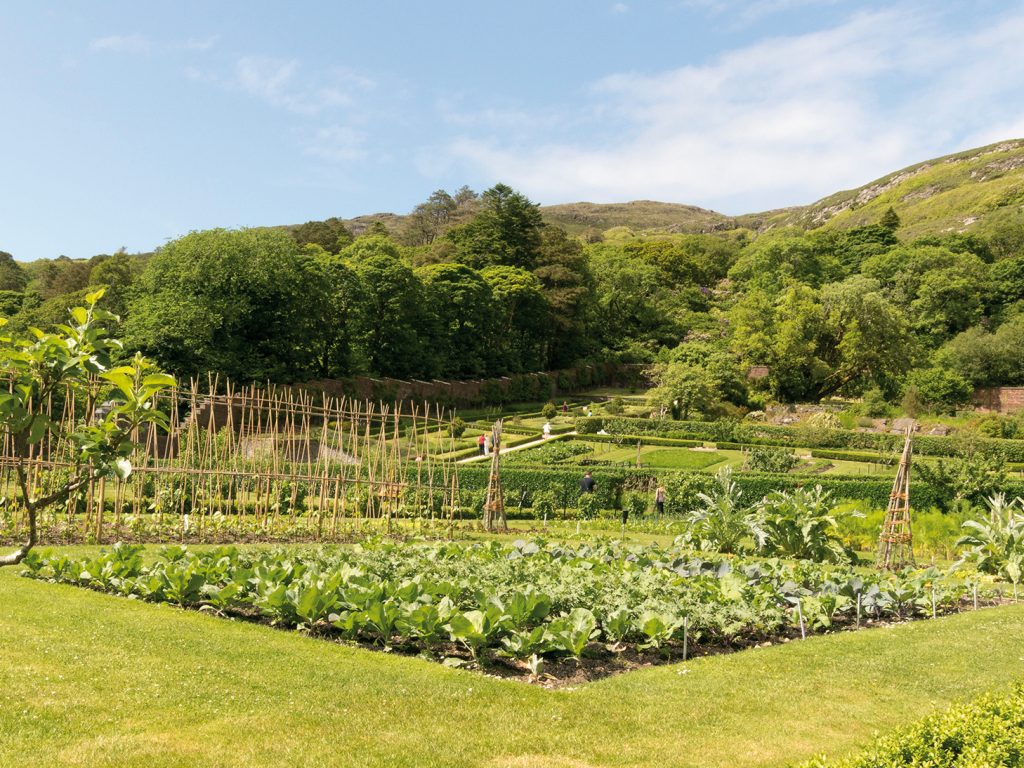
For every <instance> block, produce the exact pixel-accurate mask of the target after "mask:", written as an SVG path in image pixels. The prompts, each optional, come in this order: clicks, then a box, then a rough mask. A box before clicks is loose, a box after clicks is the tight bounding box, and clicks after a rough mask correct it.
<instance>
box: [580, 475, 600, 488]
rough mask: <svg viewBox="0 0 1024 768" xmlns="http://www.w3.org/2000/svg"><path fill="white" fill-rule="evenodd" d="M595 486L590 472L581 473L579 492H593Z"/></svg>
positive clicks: (595, 483)
mask: <svg viewBox="0 0 1024 768" xmlns="http://www.w3.org/2000/svg"><path fill="white" fill-rule="evenodd" d="M596 487H597V482H596V481H595V480H594V475H593V473H592V472H587V473H586V474H585V475H583V479H582V480H580V493H593V492H594V489H595V488H596Z"/></svg>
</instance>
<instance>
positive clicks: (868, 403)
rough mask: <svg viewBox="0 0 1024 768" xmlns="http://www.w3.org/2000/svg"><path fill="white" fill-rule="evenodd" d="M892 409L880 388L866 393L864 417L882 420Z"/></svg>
mask: <svg viewBox="0 0 1024 768" xmlns="http://www.w3.org/2000/svg"><path fill="white" fill-rule="evenodd" d="M890 411H892V407H891V406H890V405H889V403H888V401H887V400H886V399H885V395H884V394H883V393H882V390H881V389H879V388H878V387H874V388H873V389H869V390H868V391H867V392H865V393H864V415H865V416H869V417H872V418H876V419H880V418H883V417H885V416H888V415H889V413H890Z"/></svg>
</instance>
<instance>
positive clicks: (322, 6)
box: [0, 0, 1024, 260]
mask: <svg viewBox="0 0 1024 768" xmlns="http://www.w3.org/2000/svg"><path fill="white" fill-rule="evenodd" d="M1022 41H1024V1H1021V2H1006V1H1001V2H997V1H995V0H976V1H975V2H962V3H955V2H947V3H934V2H911V3H904V2H886V3H874V2H854V1H853V0H847V1H845V2H844V1H843V0H751V2H736V1H734V0H671V1H668V2H654V1H653V0H652V1H650V2H640V1H639V0H633V1H632V2H630V1H628V0H626V1H625V2H577V1H575V0H547V2H533V1H532V0H517V2H507V3H473V2H468V0H467V1H465V2H444V1H443V0H439V1H438V2H433V3H420V2H414V1H413V0H408V1H407V2H361V3H350V2H294V3H281V2H275V3H271V2H227V1H222V2H216V3H211V2H176V3H163V4H156V3H139V2H93V3H86V2H84V0H83V1H79V2H45V1H42V2H33V3H15V2H6V3H4V4H3V5H2V6H0V72H2V75H0V100H2V101H0V103H2V104H4V105H5V109H4V113H5V114H4V117H3V118H2V119H0V182H2V183H0V250H6V251H9V252H11V253H13V254H14V255H15V257H16V258H19V259H24V260H30V259H34V258H40V257H54V256H57V255H59V254H66V255H68V256H71V257H86V256H90V255H93V254H96V253H108V252H112V251H113V250H115V249H117V248H119V247H122V246H124V247H126V248H128V250H129V251H138V250H150V249H152V248H154V247H157V246H159V245H161V244H162V243H164V242H166V241H167V240H168V239H171V238H173V237H176V236H179V235H181V234H184V233H186V232H188V231H190V230H193V229H203V228H208V227H215V226H223V227H241V226H256V225H264V224H284V223H296V222H302V221H306V220H309V219H322V218H326V217H329V216H342V217H351V216H355V215H358V214H363V213H372V212H376V211H395V212H399V213H404V212H407V211H409V210H410V209H411V208H412V207H413V206H414V205H416V204H417V203H418V202H420V201H422V200H424V199H425V198H426V197H427V196H428V195H429V194H430V192H432V191H433V190H435V189H438V188H447V189H450V190H451V189H455V188H457V187H458V186H461V185H462V184H469V185H470V186H472V187H474V188H475V189H478V190H479V189H484V188H486V187H488V186H491V185H492V184H494V183H495V182H497V181H504V182H506V183H509V184H511V185H512V186H514V187H516V188H517V189H520V190H521V191H523V192H525V193H526V194H527V195H529V196H530V197H531V199H533V200H534V201H536V202H539V203H544V204H551V203H559V202H572V201H576V200H591V201H595V202H614V201H623V200H634V199H656V200H666V201H671V202H680V203H689V204H694V205H700V206H703V207H708V208H714V209H716V210H720V211H722V212H725V213H732V214H738V213H744V212H750V211H756V210H764V209H768V208H774V207H781V206H785V205H794V204H800V203H808V202H811V201H813V200H815V199H817V198H819V197H822V196H824V195H826V194H829V193H831V192H833V191H836V190H838V189H842V188H849V187H853V186H858V185H860V184H862V183H865V182H867V181H870V180H871V179H873V178H875V177H877V176H880V175H882V174H884V173H886V172H888V171H890V170H895V169H896V168H899V167H902V166H904V165H908V164H910V163H913V162H916V161H919V160H923V159H926V158H929V157H932V156H935V155H939V154H943V153H947V152H952V151H956V150H959V149H964V148H968V147H972V146H978V145H981V144H986V143H990V142H993V141H998V140H1000V139H1004V138H1016V137H1021V136H1024V89H1022V88H1021V83H1024V52H1022Z"/></svg>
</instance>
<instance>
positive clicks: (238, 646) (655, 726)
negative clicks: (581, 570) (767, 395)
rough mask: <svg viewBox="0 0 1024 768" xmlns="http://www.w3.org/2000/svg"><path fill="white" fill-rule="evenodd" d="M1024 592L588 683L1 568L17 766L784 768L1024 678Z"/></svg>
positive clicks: (8, 742) (6, 738)
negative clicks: (405, 653)
mask: <svg viewBox="0 0 1024 768" xmlns="http://www.w3.org/2000/svg"><path fill="white" fill-rule="evenodd" d="M1022 638H1024V605H1022V606H1006V607H1001V608H996V609H985V610H981V611H978V612H974V613H966V614H962V615H958V616H953V617H948V618H943V619H938V620H935V621H921V622H916V623H911V624H904V625H898V626H893V627H886V628H880V629H873V630H867V631H862V632H856V633H851V632H847V633H840V634H837V635H833V636H828V637H816V638H812V639H810V640H808V641H806V642H793V643H789V644H785V645H780V646H775V647H771V648H763V649H757V650H751V651H744V652H741V653H736V654H732V655H728V656H720V657H715V658H703V659H697V660H693V661H690V662H688V663H686V664H676V665H672V666H667V667H660V668H657V669H650V670H644V671H639V672H634V673H630V674H626V675H620V676H618V677H615V678H609V679H606V680H603V681H600V682H597V683H592V684H589V685H586V686H582V687H580V688H577V689H574V690H562V691H546V690H543V689H540V688H536V687H531V686H528V685H526V684H523V683H518V682H510V681H501V680H496V679H493V678H488V677H484V676H482V675H480V674H477V673H473V672H468V671H461V670H452V669H447V668H445V667H442V666H440V665H438V664H436V663H432V662H427V661H423V660H420V659H414V658H402V657H397V656H393V655H386V654H382V653H376V652H372V651H365V650H361V649H354V648H348V647H344V646H341V645H337V644H332V643H327V642H324V641H322V640H316V639H312V638H307V637H303V636H301V635H298V634H296V633H291V632H283V631H278V630H274V629H270V628H267V627H262V626H257V625H252V624H247V623H244V622H232V621H227V620H224V619H220V618H217V617H213V616H207V615H203V614H200V613H196V612H187V611H182V610H178V609H175V608H172V607H169V606H162V605H149V604H145V603H141V602H138V601H133V600H128V599H125V598H117V597H113V596H108V595H102V594H99V593H94V592H90V591H86V590H81V589H76V588H74V587H69V586H63V585H52V584H46V583H42V582H34V581H30V580H28V579H23V578H20V577H17V575H16V574H15V572H14V571H13V570H6V571H3V572H0V690H3V691H4V696H3V697H2V698H0V765H14V764H20V763H22V761H23V759H24V756H25V755H34V756H35V761H36V762H39V761H41V762H43V763H45V764H46V765H54V766H79V765H81V766H86V765H88V766H193V765H206V766H264V765H266V766H278V765H284V764H293V765H304V766H576V767H577V768H578V767H580V766H666V765H672V766H784V765H789V764H791V763H796V762H800V761H801V760H804V759H806V758H809V757H811V756H813V755H816V754H819V753H822V752H825V753H828V754H829V755H831V756H839V755H843V754H848V753H850V752H853V751H856V750H858V749H860V748H863V747H865V746H867V745H868V744H870V742H871V739H872V738H873V736H875V735H876V734H878V733H885V732H887V731H889V730H891V729H893V728H895V727H897V726H900V725H903V724H907V723H910V722H912V721H914V720H916V719H918V718H920V717H922V716H923V715H926V714H928V713H929V712H932V711H935V710H938V709H941V708H943V707H946V706H948V705H949V704H950V703H951V702H953V701H956V700H962V699H965V698H969V697H971V696H974V695H977V694H978V693H980V692H982V691H985V690H989V689H993V688H997V689H998V688H1001V687H1005V686H1007V685H1009V684H1010V683H1011V682H1012V681H1015V680H1019V679H1024V640H1022Z"/></svg>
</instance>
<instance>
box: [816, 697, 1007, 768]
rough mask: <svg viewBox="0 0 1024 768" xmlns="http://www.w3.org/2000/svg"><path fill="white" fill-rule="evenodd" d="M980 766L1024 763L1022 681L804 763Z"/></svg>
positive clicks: (879, 767) (827, 767) (825, 767)
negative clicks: (858, 747)
mask: <svg viewBox="0 0 1024 768" xmlns="http://www.w3.org/2000/svg"><path fill="white" fill-rule="evenodd" d="M911 766H942V767H943V768H981V767H982V766H992V767H993V768H994V766H1005V768H1019V767H1020V766H1024V685H1020V684H1018V685H1016V686H1015V687H1014V689H1013V690H1012V691H1011V692H1010V693H1008V694H1004V695H995V694H991V693H989V694H985V695H984V696H980V697H979V698H977V699H974V700H973V701H970V702H967V703H966V704H959V705H956V706H953V707H950V708H949V709H947V710H946V711H945V712H939V713H938V714H934V715H931V716H929V717H926V718H925V719H923V720H921V721H920V722H918V723H917V724H916V725H912V726H910V727H909V728H903V729H900V730H898V731H896V732H895V733H893V734H891V735H889V736H885V737H883V738H881V739H879V740H878V741H876V742H875V744H874V746H872V747H870V748H869V749H867V750H866V751H864V752H863V753H862V754H860V755H856V756H854V757H850V758H846V759H844V760H838V761H835V762H826V761H825V760H824V759H823V758H818V759H816V760H811V761H810V762H807V763H804V764H803V768H911Z"/></svg>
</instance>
